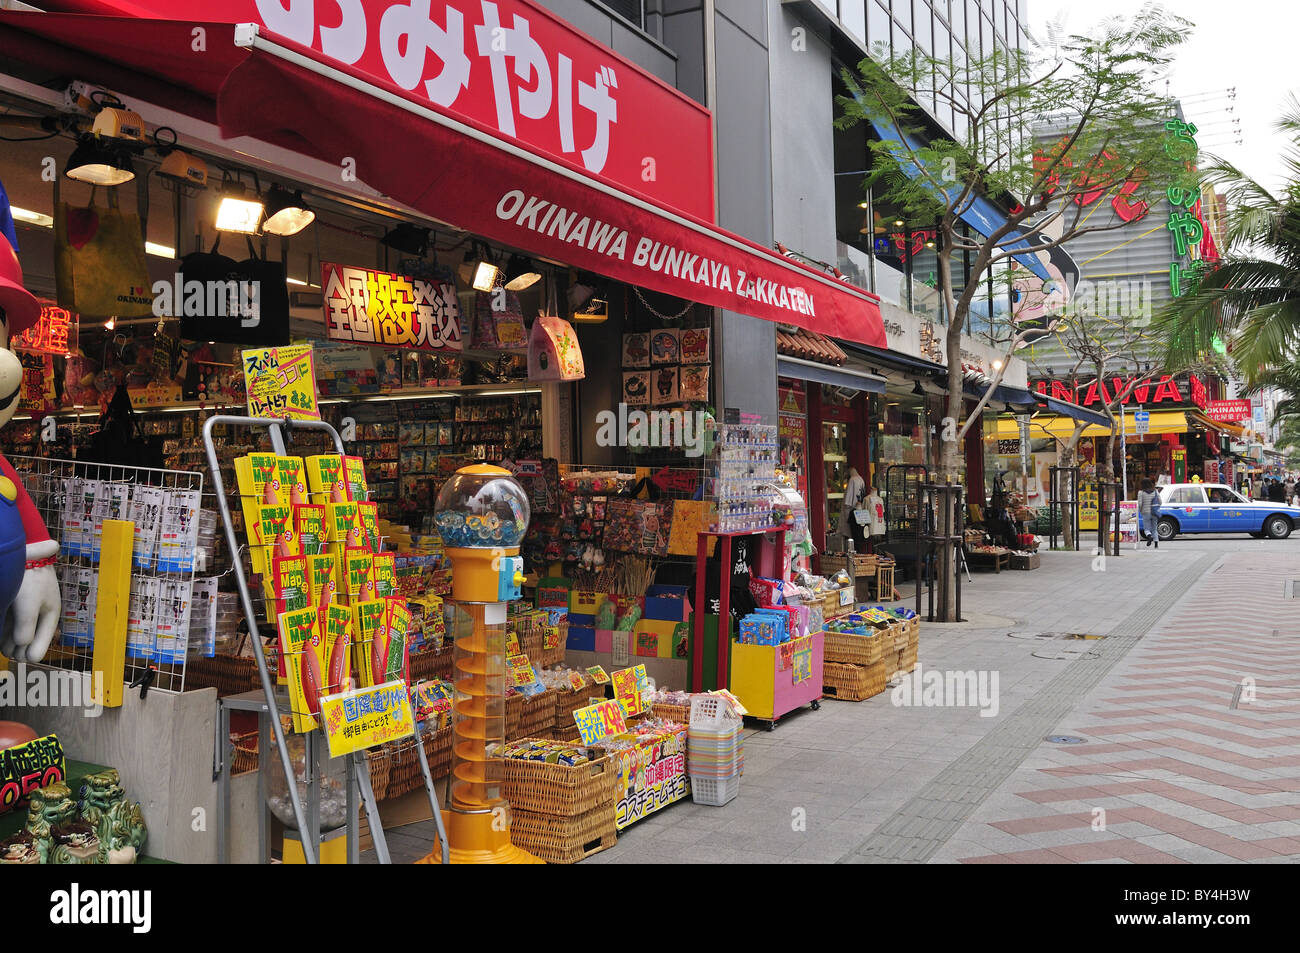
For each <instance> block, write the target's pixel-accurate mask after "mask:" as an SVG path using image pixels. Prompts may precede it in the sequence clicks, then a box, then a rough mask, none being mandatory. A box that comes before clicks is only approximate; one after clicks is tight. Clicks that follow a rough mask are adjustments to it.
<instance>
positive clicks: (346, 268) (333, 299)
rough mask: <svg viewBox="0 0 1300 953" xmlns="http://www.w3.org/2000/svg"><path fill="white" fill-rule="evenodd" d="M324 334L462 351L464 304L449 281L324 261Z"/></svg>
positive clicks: (366, 341) (360, 341)
mask: <svg viewBox="0 0 1300 953" xmlns="http://www.w3.org/2000/svg"><path fill="white" fill-rule="evenodd" d="M321 289H322V298H323V299H324V307H325V331H326V334H327V336H328V337H329V339H330V340H331V341H347V342H349V343H353V344H375V345H382V346H384V347H402V348H414V349H419V350H425V351H459V350H460V349H461V336H460V305H459V302H458V301H457V299H456V287H455V285H453V284H451V283H450V282H439V281H426V280H425V279H422V278H411V277H409V276H407V275H393V274H389V273H388V272H385V271H375V270H374V269H371V268H358V267H353V266H350V265H336V264H334V263H333V262H329V261H326V262H322V263H321Z"/></svg>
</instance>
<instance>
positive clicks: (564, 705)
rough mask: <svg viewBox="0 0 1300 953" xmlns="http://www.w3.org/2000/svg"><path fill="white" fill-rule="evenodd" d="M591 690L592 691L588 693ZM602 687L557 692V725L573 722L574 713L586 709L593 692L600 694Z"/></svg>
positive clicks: (594, 686) (592, 686) (590, 686)
mask: <svg viewBox="0 0 1300 953" xmlns="http://www.w3.org/2000/svg"><path fill="white" fill-rule="evenodd" d="M588 689H590V691H588ZM600 690H601V689H600V686H598V685H588V686H586V687H585V688H583V689H582V690H581V691H576V692H573V691H568V692H566V691H557V692H556V693H555V724H556V725H567V724H569V723H570V722H571V721H573V713H574V712H575V711H577V710H578V709H579V708H586V707H587V705H589V704H590V701H589V699H590V698H591V697H592V693H593V692H599V691H600Z"/></svg>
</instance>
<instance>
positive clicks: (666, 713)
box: [650, 704, 691, 727]
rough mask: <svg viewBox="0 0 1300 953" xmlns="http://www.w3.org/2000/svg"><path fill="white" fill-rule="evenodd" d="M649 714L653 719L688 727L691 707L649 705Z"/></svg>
mask: <svg viewBox="0 0 1300 953" xmlns="http://www.w3.org/2000/svg"><path fill="white" fill-rule="evenodd" d="M650 714H651V715H653V716H654V717H655V718H660V719H662V720H664V721H674V722H676V723H677V724H679V725H686V726H687V727H690V724H691V706H690V705H664V704H658V705H651V706H650Z"/></svg>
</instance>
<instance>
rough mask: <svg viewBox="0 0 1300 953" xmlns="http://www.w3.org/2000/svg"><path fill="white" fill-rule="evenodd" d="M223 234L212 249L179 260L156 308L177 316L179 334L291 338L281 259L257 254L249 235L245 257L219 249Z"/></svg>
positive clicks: (272, 340)
mask: <svg viewBox="0 0 1300 953" xmlns="http://www.w3.org/2000/svg"><path fill="white" fill-rule="evenodd" d="M220 248H221V233H220V232H218V233H217V239H216V241H215V242H213V243H212V249H211V251H207V252H202V251H199V252H194V253H192V254H189V255H186V256H185V257H184V258H182V259H181V266H180V269H179V273H178V274H177V275H176V279H175V284H174V285H172V286H171V287H169V288H168V289H167V290H166V291H165V292H164V293H163V294H162V295H161V296H160V298H159V301H160V308H159V310H160V312H161V313H162V314H163V315H165V316H167V317H178V318H180V320H181V337H183V338H187V339H189V340H192V341H204V340H206V341H221V342H224V343H227V344H261V345H266V346H268V347H271V346H277V345H283V344H288V343H289V288H288V285H287V284H286V282H285V271H284V264H283V263H281V262H278V261H267V260H266V259H263V258H259V257H258V256H257V252H256V251H255V250H254V248H253V243H252V241H251V240H248V258H246V259H245V260H244V261H239V262H237V261H235V260H234V259H233V258H228V257H227V256H225V255H223V254H221V253H220Z"/></svg>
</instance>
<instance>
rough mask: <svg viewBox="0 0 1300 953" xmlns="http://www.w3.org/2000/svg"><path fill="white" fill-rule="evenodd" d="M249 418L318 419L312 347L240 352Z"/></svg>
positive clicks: (273, 348) (306, 345) (299, 345)
mask: <svg viewBox="0 0 1300 953" xmlns="http://www.w3.org/2000/svg"><path fill="white" fill-rule="evenodd" d="M240 356H241V357H242V358H243V363H244V387H245V389H246V390H247V391H248V414H249V416H250V417H289V418H292V419H294V420H320V404H319V403H317V398H316V374H315V370H314V368H313V365H312V356H311V345H309V344H297V345H294V346H292V347H271V348H256V349H253V350H248V351H241V352H240Z"/></svg>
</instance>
